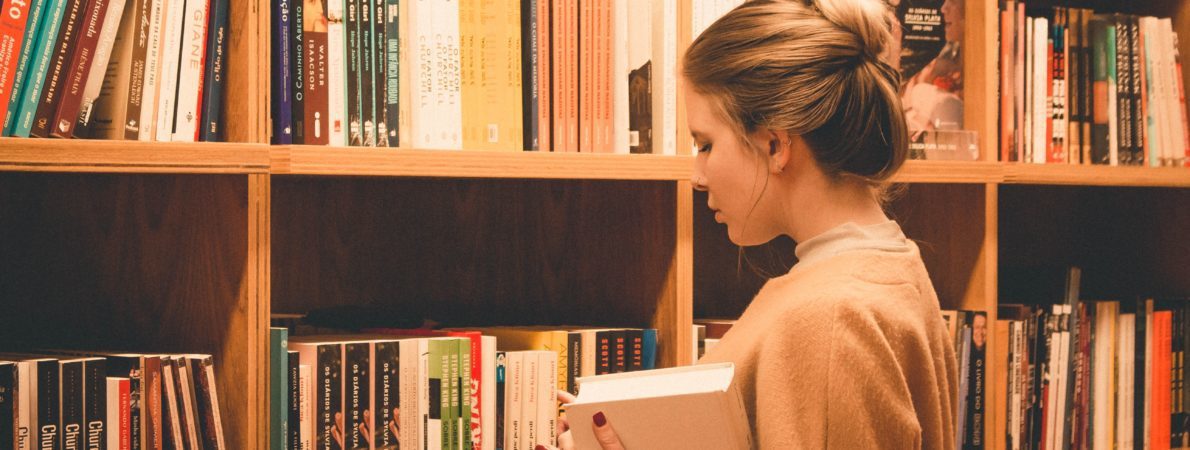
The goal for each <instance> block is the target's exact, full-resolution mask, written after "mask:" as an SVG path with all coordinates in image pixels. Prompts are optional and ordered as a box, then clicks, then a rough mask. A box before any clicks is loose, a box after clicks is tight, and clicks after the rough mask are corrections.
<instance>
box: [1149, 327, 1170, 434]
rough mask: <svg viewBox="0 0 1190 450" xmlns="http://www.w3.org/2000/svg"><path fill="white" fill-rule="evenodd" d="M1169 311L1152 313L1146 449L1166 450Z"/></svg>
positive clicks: (1168, 431)
mask: <svg viewBox="0 0 1190 450" xmlns="http://www.w3.org/2000/svg"><path fill="white" fill-rule="evenodd" d="M1172 326H1173V314H1172V313H1171V312H1169V311H1157V312H1155V313H1153V337H1154V341H1155V342H1154V343H1153V362H1152V364H1153V375H1152V376H1153V379H1152V382H1153V388H1152V393H1153V400H1152V406H1151V410H1150V411H1151V412H1150V414H1149V417H1150V418H1149V420H1150V421H1151V422H1150V426H1149V448H1150V449H1151V450H1168V449H1169V444H1170V416H1169V414H1170V413H1169V400H1170V398H1169V389H1170V360H1169V358H1170V353H1171V343H1170V329H1171V328H1172Z"/></svg>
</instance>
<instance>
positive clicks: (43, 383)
mask: <svg viewBox="0 0 1190 450" xmlns="http://www.w3.org/2000/svg"><path fill="white" fill-rule="evenodd" d="M60 370H61V369H60V368H59V367H58V361H39V362H38V363H37V443H36V445H37V448H38V449H40V450H58V449H60V448H62V436H61V425H62V416H61V405H60V404H59V403H58V402H59V401H61V397H60V395H61V386H60V385H59V384H58V382H59V380H60V379H61V377H60V375H61V372H60Z"/></svg>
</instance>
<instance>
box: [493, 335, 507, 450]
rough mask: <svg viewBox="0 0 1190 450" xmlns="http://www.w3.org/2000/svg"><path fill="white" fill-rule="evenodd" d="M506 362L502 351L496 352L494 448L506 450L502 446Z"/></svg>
mask: <svg viewBox="0 0 1190 450" xmlns="http://www.w3.org/2000/svg"><path fill="white" fill-rule="evenodd" d="M507 362H508V358H507V356H505V354H504V352H496V434H495V438H496V439H495V440H496V442H495V444H496V450H506V449H505V448H504V409H505V408H504V405H505V404H506V403H505V402H506V401H507V400H506V399H505V392H504V388H505V385H506V383H505V380H506V378H507V373H508V364H507Z"/></svg>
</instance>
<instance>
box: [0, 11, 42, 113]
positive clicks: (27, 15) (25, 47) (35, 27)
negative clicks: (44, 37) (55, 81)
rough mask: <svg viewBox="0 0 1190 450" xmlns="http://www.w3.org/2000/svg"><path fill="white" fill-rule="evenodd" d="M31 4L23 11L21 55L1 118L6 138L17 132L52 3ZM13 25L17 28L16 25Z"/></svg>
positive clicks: (14, 70)
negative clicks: (37, 49)
mask: <svg viewBox="0 0 1190 450" xmlns="http://www.w3.org/2000/svg"><path fill="white" fill-rule="evenodd" d="M30 3H31V4H30V5H29V7H28V9H26V10H24V11H23V13H24V15H23V19H22V20H24V24H23V25H21V27H20V29H21V30H23V31H22V33H21V40H20V46H19V50H18V51H19V53H18V55H17V56H16V57H15V59H16V61H17V62H16V67H15V68H14V69H13V71H12V73H13V78H12V83H11V86H12V87H11V88H10V89H9V90H8V94H7V95H8V98H5V99H3V102H4V108H5V113H4V114H3V115H2V117H0V120H3V121H4V130H3V133H4V136H10V135H12V133H13V131H14V130H15V127H16V123H17V117H18V116H19V115H20V105H21V99H22V94H23V93H24V88H25V85H26V84H28V83H29V81H30V80H29V68H30V66H31V64H32V61H33V49H34V48H37V38H38V35H39V33H40V31H41V26H42V22H43V20H42V17H43V16H44V15H45V11H46V4H47V3H50V2H49V1H48V0H37V1H33V2H30ZM13 25H14V26H15V25H16V23H14V24H13ZM14 44H15V43H14Z"/></svg>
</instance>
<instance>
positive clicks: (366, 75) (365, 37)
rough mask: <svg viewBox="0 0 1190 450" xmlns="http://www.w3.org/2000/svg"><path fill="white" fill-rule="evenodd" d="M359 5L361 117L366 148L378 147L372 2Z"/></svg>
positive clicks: (358, 0) (362, 2)
mask: <svg viewBox="0 0 1190 450" xmlns="http://www.w3.org/2000/svg"><path fill="white" fill-rule="evenodd" d="M355 1H357V2H358V4H359V43H360V50H359V52H360V54H359V58H360V69H362V72H360V74H359V77H360V83H359V89H360V90H359V96H360V117H361V120H362V122H361V123H363V125H364V146H365V147H375V146H376V97H375V91H376V89H374V86H375V84H374V83H375V80H376V37H375V33H374V31H375V28H374V25H373V22H374V21H373V20H372V12H373V10H372V0H355Z"/></svg>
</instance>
